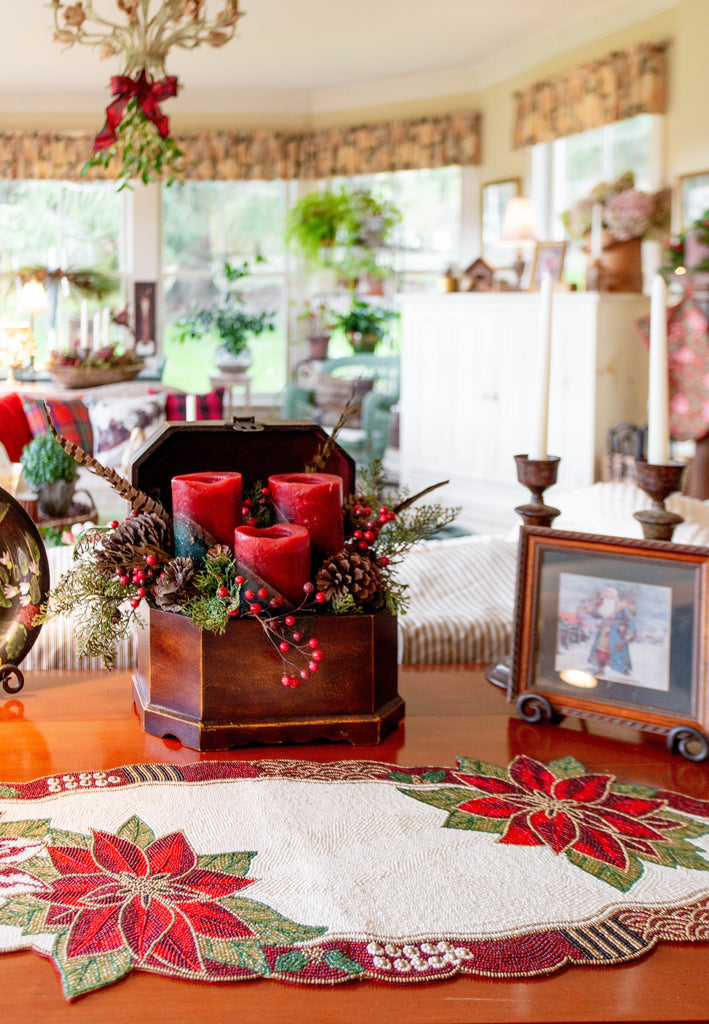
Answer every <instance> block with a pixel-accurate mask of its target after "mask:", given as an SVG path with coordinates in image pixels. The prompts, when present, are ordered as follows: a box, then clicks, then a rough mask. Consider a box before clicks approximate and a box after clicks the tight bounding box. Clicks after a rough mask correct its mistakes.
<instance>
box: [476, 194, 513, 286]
mask: <svg viewBox="0 0 709 1024" xmlns="http://www.w3.org/2000/svg"><path fill="white" fill-rule="evenodd" d="M521 191H522V180H521V178H500V179H499V180H498V181H488V182H486V183H485V184H484V185H483V186H482V187H481V189H480V253H481V256H482V258H483V259H484V260H485V262H486V263H489V264H490V266H492V267H495V268H498V269H499V268H502V267H504V266H510V265H511V263H510V261H511V260H512V259H513V258H514V250H513V249H512V248H510V246H509V245H500V235H501V234H502V222H503V220H504V217H505V210H506V209H507V204H508V202H509V201H510V199H514V198H515V197H517V196H519V195H521Z"/></svg>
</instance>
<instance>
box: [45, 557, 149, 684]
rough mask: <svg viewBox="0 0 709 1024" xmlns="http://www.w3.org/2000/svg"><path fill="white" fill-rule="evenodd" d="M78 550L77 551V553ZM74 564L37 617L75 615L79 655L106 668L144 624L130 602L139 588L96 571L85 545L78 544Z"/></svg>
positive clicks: (112, 665) (113, 663)
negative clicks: (123, 641)
mask: <svg viewBox="0 0 709 1024" xmlns="http://www.w3.org/2000/svg"><path fill="white" fill-rule="evenodd" d="M77 553H78V555H77ZM74 557H75V561H74V565H73V566H72V568H71V569H70V570H69V571H68V572H66V573H64V575H63V576H62V577H61V578H60V580H59V581H58V583H56V584H55V585H54V586H53V587H52V589H51V591H50V594H49V599H48V600H47V602H46V604H45V605H44V606H43V607H42V610H41V611H40V612H39V615H38V621H40V622H46V621H48V620H49V619H54V618H57V617H58V616H60V615H68V614H70V613H71V612H73V611H75V609H76V608H77V607H80V608H81V610H82V614H81V615H75V616H74V640H75V642H76V646H77V651H78V654H79V657H80V658H101V659H102V661H103V664H104V666H105V668H107V669H112V668H114V667H115V664H116V653H117V650H118V645H119V644H120V643H121V641H122V640H125V639H126V638H127V637H129V636H130V633H131V630H132V628H133V625H134V624H135V623H138V625H139V626H140V627H141V629H142V628H143V626H144V623H143V621H142V620H141V617H140V615H139V614H138V611H137V609H135V608H132V607H131V605H130V598H133V597H135V595H136V593H137V590H138V588H137V587H136V586H134V585H133V584H130V583H129V584H128V585H127V586H124V585H123V584H122V583H119V581H118V577H117V576H104V575H102V574H101V573H99V572H97V571H96V563H95V561H94V559H93V557H91V555H90V554H89V553H88V550H87V549H86V548H85V547H84V548H83V552H82V549H81V548H79V547H78V546H77V549H76V551H75V556H74Z"/></svg>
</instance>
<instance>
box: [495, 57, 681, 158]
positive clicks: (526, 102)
mask: <svg viewBox="0 0 709 1024" xmlns="http://www.w3.org/2000/svg"><path fill="white" fill-rule="evenodd" d="M667 50H668V44H667V43H665V42H660V43H639V44H638V45H636V46H632V47H630V48H629V49H627V50H619V51H616V52H614V53H609V54H608V55H607V56H605V57H602V58H601V59H600V60H595V61H592V62H591V63H589V64H582V65H581V66H579V67H577V68H573V69H572V70H571V71H567V72H564V73H563V74H561V75H555V76H554V77H553V78H548V79H546V80H545V81H542V82H535V83H534V85H531V86H529V88H527V89H523V90H521V91H519V92H516V93H515V94H514V101H515V114H514V126H513V146H514V148H515V149H519V148H520V147H522V146H533V145H536V143H538V142H553V141H554V139H560V138H563V137H564V136H566V135H574V134H576V132H585V131H588V130H589V129H591V128H600V127H601V125H604V124H612V123H613V122H614V121H622V120H623V119H624V118H627V117H635V115H636V114H663V113H664V112H665V108H666V103H667Z"/></svg>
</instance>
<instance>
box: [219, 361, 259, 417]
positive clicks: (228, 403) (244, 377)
mask: <svg viewBox="0 0 709 1024" xmlns="http://www.w3.org/2000/svg"><path fill="white" fill-rule="evenodd" d="M209 386H210V387H211V388H224V418H225V419H231V417H232V415H233V410H234V393H233V389H234V388H243V391H244V409H245V411H246V412H247V413H248V414H249V415H250V414H251V377H250V376H249V374H248V373H223V372H222V373H215V374H214V375H213V376H212V377H210V378H209Z"/></svg>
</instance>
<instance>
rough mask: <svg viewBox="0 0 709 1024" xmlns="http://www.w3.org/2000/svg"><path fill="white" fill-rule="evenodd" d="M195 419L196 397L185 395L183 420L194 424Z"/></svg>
mask: <svg viewBox="0 0 709 1024" xmlns="http://www.w3.org/2000/svg"><path fill="white" fill-rule="evenodd" d="M196 419H197V396H196V395H185V420H186V421H187V422H188V423H194V422H195V420H196Z"/></svg>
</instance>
